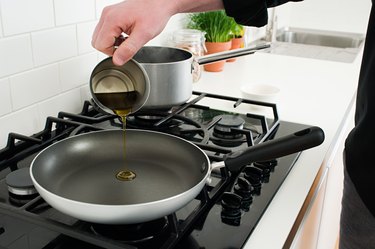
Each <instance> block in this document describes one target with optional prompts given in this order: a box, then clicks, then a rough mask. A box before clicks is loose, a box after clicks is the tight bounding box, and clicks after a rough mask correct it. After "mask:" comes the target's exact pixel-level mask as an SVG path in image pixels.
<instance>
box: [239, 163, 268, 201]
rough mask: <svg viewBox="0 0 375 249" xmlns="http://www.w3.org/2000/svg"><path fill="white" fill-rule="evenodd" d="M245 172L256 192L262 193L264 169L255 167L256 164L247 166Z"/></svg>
mask: <svg viewBox="0 0 375 249" xmlns="http://www.w3.org/2000/svg"><path fill="white" fill-rule="evenodd" d="M243 172H244V177H245V179H246V180H248V181H249V182H250V183H251V185H252V186H253V188H254V194H256V195H260V190H261V188H262V178H263V174H262V170H260V169H258V168H255V167H254V166H246V167H245V169H244V171H243Z"/></svg>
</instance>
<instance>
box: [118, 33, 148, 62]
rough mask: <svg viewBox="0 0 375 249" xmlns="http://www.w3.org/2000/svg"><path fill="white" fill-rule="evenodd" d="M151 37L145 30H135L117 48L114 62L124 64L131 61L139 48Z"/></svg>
mask: <svg viewBox="0 0 375 249" xmlns="http://www.w3.org/2000/svg"><path fill="white" fill-rule="evenodd" d="M150 39H151V38H149V37H148V34H147V33H145V32H137V30H136V29H135V30H133V32H132V33H131V34H130V35H129V37H127V39H126V40H125V41H124V42H123V43H122V44H121V45H120V46H119V47H118V48H117V49H116V51H115V52H114V54H113V63H114V64H115V65H118V66H120V65H123V64H125V63H126V62H127V61H129V60H130V59H131V58H132V57H133V56H134V55H135V54H136V53H137V52H138V50H139V49H141V48H142V47H143V46H144V45H145V44H146V43H147V41H149V40H150Z"/></svg>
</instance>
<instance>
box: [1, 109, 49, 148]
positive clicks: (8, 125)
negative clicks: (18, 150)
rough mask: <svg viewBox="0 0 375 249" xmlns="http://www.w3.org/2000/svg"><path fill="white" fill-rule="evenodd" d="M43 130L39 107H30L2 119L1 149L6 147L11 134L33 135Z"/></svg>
mask: <svg viewBox="0 0 375 249" xmlns="http://www.w3.org/2000/svg"><path fill="white" fill-rule="evenodd" d="M42 129H43V126H42V122H41V120H40V119H39V112H38V109H37V107H36V106H35V105H34V106H30V107H27V108H24V109H22V110H19V111H17V112H12V113H11V114H9V115H5V116H3V117H1V118H0V148H3V147H4V146H5V145H6V142H7V139H8V134H9V133H10V132H15V133H20V134H25V135H32V134H34V133H36V132H37V131H40V130H42Z"/></svg>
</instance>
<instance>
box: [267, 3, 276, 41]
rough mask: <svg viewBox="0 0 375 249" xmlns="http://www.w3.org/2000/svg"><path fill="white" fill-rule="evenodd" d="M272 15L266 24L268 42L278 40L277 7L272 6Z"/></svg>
mask: <svg viewBox="0 0 375 249" xmlns="http://www.w3.org/2000/svg"><path fill="white" fill-rule="evenodd" d="M269 10H270V12H271V13H270V14H271V17H270V18H268V24H267V25H266V35H265V37H264V40H265V41H267V42H274V41H275V40H276V31H277V15H276V8H275V7H274V8H270V9H269Z"/></svg>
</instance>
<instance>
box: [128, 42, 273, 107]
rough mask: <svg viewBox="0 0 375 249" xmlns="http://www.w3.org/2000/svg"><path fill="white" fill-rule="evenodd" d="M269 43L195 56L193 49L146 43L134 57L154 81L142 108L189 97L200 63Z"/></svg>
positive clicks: (183, 101)
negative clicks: (195, 71)
mask: <svg viewBox="0 0 375 249" xmlns="http://www.w3.org/2000/svg"><path fill="white" fill-rule="evenodd" d="M269 47H270V45H269V44H261V45H257V46H253V47H247V48H241V49H235V50H230V51H225V52H221V53H215V54H210V55H205V56H201V57H196V58H194V56H193V54H192V53H190V52H189V51H187V50H183V49H179V48H171V47H158V46H145V47H143V48H141V49H140V50H139V51H138V53H137V54H136V55H135V56H134V57H133V58H134V60H136V61H137V62H139V63H140V64H141V65H142V67H143V68H144V69H145V70H146V72H147V75H148V77H149V79H150V84H151V89H150V96H149V98H148V100H147V101H146V103H145V105H144V106H143V107H142V109H169V108H171V107H173V106H176V105H180V104H183V103H185V102H186V101H187V100H189V99H190V97H191V95H192V88H193V85H192V83H193V74H192V72H193V70H194V68H196V67H198V66H199V65H204V64H209V63H214V62H217V61H220V60H226V59H230V58H234V57H239V56H243V55H248V54H253V53H255V52H256V51H258V50H261V49H265V48H269Z"/></svg>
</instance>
